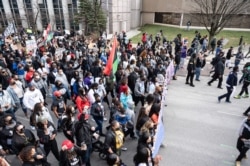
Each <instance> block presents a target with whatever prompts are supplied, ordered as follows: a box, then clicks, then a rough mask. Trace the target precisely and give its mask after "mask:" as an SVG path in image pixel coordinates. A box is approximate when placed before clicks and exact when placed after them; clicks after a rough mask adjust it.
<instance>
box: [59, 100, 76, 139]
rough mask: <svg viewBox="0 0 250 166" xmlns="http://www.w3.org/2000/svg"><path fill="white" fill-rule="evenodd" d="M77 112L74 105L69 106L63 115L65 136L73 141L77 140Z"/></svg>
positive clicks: (62, 125)
mask: <svg viewBox="0 0 250 166" xmlns="http://www.w3.org/2000/svg"><path fill="white" fill-rule="evenodd" d="M75 114H76V111H75V108H74V107H73V106H72V105H69V106H67V108H66V111H65V113H64V114H63V115H62V124H61V128H62V130H63V134H64V136H65V137H66V138H67V139H69V140H70V141H71V142H73V143H74V142H75V140H74V133H73V131H74V124H75V122H76V120H75Z"/></svg>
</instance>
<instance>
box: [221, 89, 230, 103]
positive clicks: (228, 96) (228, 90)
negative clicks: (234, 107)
mask: <svg viewBox="0 0 250 166" xmlns="http://www.w3.org/2000/svg"><path fill="white" fill-rule="evenodd" d="M232 92H233V88H232V87H227V93H225V94H224V95H221V96H219V99H220V100H221V99H223V98H224V97H226V101H227V102H229V101H230V100H229V98H230V96H231V94H232Z"/></svg>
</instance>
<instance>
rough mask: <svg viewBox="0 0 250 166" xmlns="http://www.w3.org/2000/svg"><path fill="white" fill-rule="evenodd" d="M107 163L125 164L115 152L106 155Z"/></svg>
mask: <svg viewBox="0 0 250 166" xmlns="http://www.w3.org/2000/svg"><path fill="white" fill-rule="evenodd" d="M107 164H108V165H109V166H126V165H125V164H124V163H123V162H122V160H121V158H120V157H119V156H118V155H117V154H115V153H112V154H109V155H108V156H107Z"/></svg>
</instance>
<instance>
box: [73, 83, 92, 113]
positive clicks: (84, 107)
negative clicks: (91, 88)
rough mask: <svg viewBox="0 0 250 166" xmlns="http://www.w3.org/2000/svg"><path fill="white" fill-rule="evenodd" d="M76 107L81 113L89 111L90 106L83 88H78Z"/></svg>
mask: <svg viewBox="0 0 250 166" xmlns="http://www.w3.org/2000/svg"><path fill="white" fill-rule="evenodd" d="M75 102H76V107H77V109H78V112H79V113H80V114H81V113H83V112H85V113H86V112H87V113H88V112H89V111H88V110H89V108H90V102H89V100H88V97H87V96H86V93H85V90H84V89H83V88H80V89H79V92H78V96H77V97H76V100H75Z"/></svg>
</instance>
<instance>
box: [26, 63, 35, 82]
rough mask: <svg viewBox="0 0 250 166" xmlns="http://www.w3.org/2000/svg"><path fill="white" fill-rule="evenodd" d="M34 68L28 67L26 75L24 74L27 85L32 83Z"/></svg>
mask: <svg viewBox="0 0 250 166" xmlns="http://www.w3.org/2000/svg"><path fill="white" fill-rule="evenodd" d="M34 72H35V70H34V68H33V67H32V66H29V68H28V71H27V73H26V74H25V81H26V83H27V84H29V83H30V82H31V81H32V78H33V76H34Z"/></svg>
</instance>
